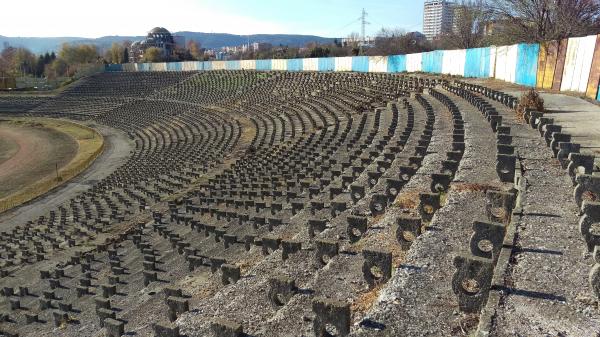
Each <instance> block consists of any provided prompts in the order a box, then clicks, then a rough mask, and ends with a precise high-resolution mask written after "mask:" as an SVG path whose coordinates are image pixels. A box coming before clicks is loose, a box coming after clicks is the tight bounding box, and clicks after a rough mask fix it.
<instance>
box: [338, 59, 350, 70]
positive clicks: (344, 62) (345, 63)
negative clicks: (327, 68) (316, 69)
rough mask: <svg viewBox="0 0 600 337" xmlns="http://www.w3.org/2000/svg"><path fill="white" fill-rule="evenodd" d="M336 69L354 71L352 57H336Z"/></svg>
mask: <svg viewBox="0 0 600 337" xmlns="http://www.w3.org/2000/svg"><path fill="white" fill-rule="evenodd" d="M335 71H352V57H350V56H348V57H336V58H335Z"/></svg>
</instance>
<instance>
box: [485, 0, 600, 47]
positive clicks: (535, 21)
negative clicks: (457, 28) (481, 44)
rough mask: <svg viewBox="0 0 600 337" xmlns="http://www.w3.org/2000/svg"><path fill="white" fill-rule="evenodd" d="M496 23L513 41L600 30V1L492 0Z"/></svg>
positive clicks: (490, 3) (542, 38) (568, 35)
mask: <svg viewBox="0 0 600 337" xmlns="http://www.w3.org/2000/svg"><path fill="white" fill-rule="evenodd" d="M488 7H489V9H490V10H491V12H492V13H493V14H494V19H495V26H497V27H501V28H502V29H501V33H502V34H503V35H504V36H507V37H508V38H509V39H510V40H512V42H522V41H523V42H539V41H548V40H559V39H563V38H567V37H573V36H582V35H590V34H596V33H598V32H600V0H497V1H489V2H488Z"/></svg>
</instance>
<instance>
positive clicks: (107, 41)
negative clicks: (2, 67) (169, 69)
mask: <svg viewBox="0 0 600 337" xmlns="http://www.w3.org/2000/svg"><path fill="white" fill-rule="evenodd" d="M175 35H180V36H183V37H185V40H186V41H190V40H194V41H197V42H200V44H201V45H202V46H203V47H205V48H221V47H225V46H237V45H241V44H244V43H248V41H250V42H264V43H270V44H272V45H274V46H278V45H288V46H291V47H301V46H304V45H306V44H307V43H310V42H317V43H321V44H323V43H330V42H332V41H333V39H332V38H324V37H320V36H313V35H293V34H257V35H235V34H226V33H200V32H176V33H175ZM141 39H143V36H103V37H99V38H95V39H90V38H82V37H7V36H2V35H0V46H1V45H4V44H5V43H7V44H9V45H11V46H15V47H25V48H27V49H29V50H31V51H32V52H34V53H36V54H39V53H45V52H51V51H57V50H58V49H59V48H60V45H61V44H63V43H75V44H80V43H91V44H94V45H96V46H98V48H100V49H105V48H108V47H110V45H111V44H112V43H113V42H117V43H120V42H123V41H126V40H130V41H136V40H141Z"/></svg>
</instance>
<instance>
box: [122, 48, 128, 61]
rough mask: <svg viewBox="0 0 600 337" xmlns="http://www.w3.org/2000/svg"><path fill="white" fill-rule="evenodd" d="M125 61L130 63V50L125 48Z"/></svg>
mask: <svg viewBox="0 0 600 337" xmlns="http://www.w3.org/2000/svg"><path fill="white" fill-rule="evenodd" d="M123 63H129V50H128V49H127V48H123Z"/></svg>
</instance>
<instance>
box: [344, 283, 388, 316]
mask: <svg viewBox="0 0 600 337" xmlns="http://www.w3.org/2000/svg"><path fill="white" fill-rule="evenodd" d="M382 288H383V284H380V285H378V286H376V287H375V288H373V289H370V290H368V291H366V292H364V293H361V294H360V295H359V296H358V298H357V299H356V300H355V301H354V302H353V303H352V305H351V306H350V308H351V310H352V313H357V312H358V313H364V312H367V311H369V309H371V307H373V304H374V303H375V300H377V298H378V297H379V292H381V289H382Z"/></svg>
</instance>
